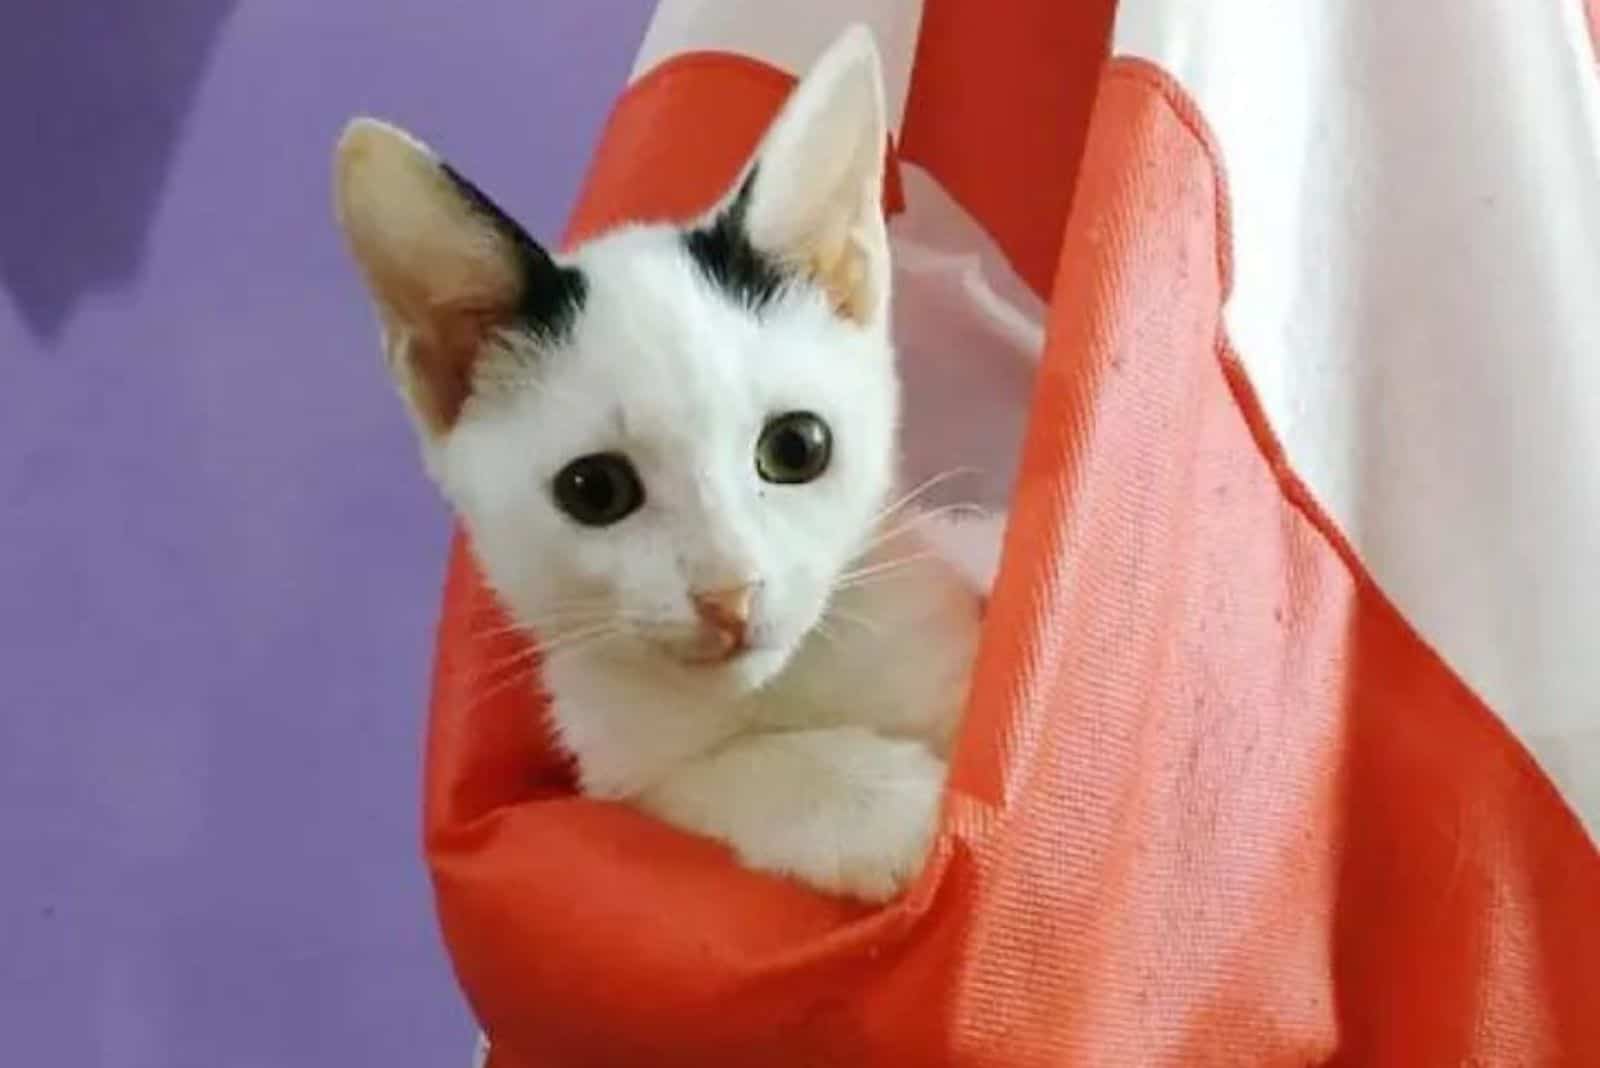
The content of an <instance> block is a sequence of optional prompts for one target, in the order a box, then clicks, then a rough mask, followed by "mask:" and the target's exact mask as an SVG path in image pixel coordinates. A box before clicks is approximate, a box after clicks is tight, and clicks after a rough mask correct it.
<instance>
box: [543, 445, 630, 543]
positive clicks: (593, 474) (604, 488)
mask: <svg viewBox="0 0 1600 1068" xmlns="http://www.w3.org/2000/svg"><path fill="white" fill-rule="evenodd" d="M551 491H552V492H553V493H554V495H555V499H556V505H557V506H558V507H559V508H560V509H561V510H562V511H563V512H565V513H567V514H568V515H570V516H571V517H572V518H573V519H576V520H577V521H578V522H580V523H582V524H583V525H584V526H586V527H604V526H610V525H611V524H612V523H615V522H617V521H618V520H620V519H624V518H626V517H627V516H628V515H629V514H631V513H632V512H633V510H634V509H636V508H638V507H639V506H640V505H641V504H643V503H644V487H643V486H641V485H640V484H639V475H638V473H637V472H635V471H634V469H633V465H632V464H631V463H629V462H628V458H627V457H626V456H623V455H622V454H621V453H615V452H602V453H596V454H594V455H593V456H580V457H578V458H577V459H576V460H574V461H572V462H571V463H570V464H568V465H567V466H565V467H563V468H562V469H561V471H560V473H559V474H557V475H556V478H555V482H554V483H552V484H551Z"/></svg>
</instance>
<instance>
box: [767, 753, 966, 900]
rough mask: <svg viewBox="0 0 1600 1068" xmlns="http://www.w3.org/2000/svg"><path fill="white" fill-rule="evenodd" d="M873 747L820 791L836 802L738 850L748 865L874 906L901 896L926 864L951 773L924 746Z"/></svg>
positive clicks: (799, 812) (802, 809) (802, 808)
mask: <svg viewBox="0 0 1600 1068" xmlns="http://www.w3.org/2000/svg"><path fill="white" fill-rule="evenodd" d="M872 742H873V744H871V745H870V746H869V747H866V748H863V749H861V750H860V751H858V752H856V753H853V754H851V759H849V760H848V761H845V762H844V764H845V770H844V773H843V774H842V775H840V777H839V778H838V779H837V780H835V781H833V782H825V781H824V782H819V783H818V788H819V789H827V790H830V791H831V792H832V796H829V797H817V798H814V799H811V802H812V803H810V804H802V805H799V806H797V807H796V810H795V814H794V817H793V818H792V820H791V821H790V822H788V823H787V825H785V826H783V827H782V828H781V829H778V830H776V831H775V833H774V834H773V835H772V836H771V837H769V838H768V839H766V840H764V841H761V842H753V843H740V846H739V852H740V854H741V856H742V858H743V859H744V861H745V863H747V864H749V865H750V866H752V867H756V868H763V869H766V870H768V871H774V872H777V873H779V874H784V875H789V876H792V877H794V878H796V879H798V880H800V881H801V882H804V883H806V884H808V885H810V886H812V887H813V888H815V889H818V890H821V891H823V892H824V893H828V894H835V895H840V896H845V897H852V898H856V899H858V900H861V901H866V902H870V903H874V904H877V903H881V902H885V901H888V900H890V899H891V898H893V897H895V896H897V895H898V894H900V892H901V891H903V890H904V889H905V888H906V886H907V885H908V884H910V883H911V881H912V880H913V879H915V878H916V876H917V874H918V873H919V872H920V871H921V870H922V865H923V862H924V861H925V860H926V859H927V856H928V848H929V846H930V845H931V844H932V842H933V836H934V832H935V830H936V829H937V823H938V818H939V803H940V798H941V797H942V795H943V792H944V781H945V771H946V768H945V763H944V761H942V760H940V759H939V758H938V757H936V756H934V755H933V753H932V752H931V751H930V750H929V749H928V747H927V746H925V745H923V744H921V743H919V742H909V741H900V740H892V739H884V738H878V737H876V736H874V737H873V739H872Z"/></svg>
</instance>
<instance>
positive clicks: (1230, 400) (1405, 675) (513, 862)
mask: <svg viewBox="0 0 1600 1068" xmlns="http://www.w3.org/2000/svg"><path fill="white" fill-rule="evenodd" d="M925 29H926V27H925ZM787 84H788V83H787V80H786V79H784V78H783V77H781V76H779V75H777V74H775V73H774V72H772V71H769V70H766V69H765V68H763V67H760V66H759V65H757V64H755V63H753V62H750V61H746V60H738V59H734V58H731V57H723V58H720V59H714V58H709V57H704V56H699V57H691V58H687V59H683V60H680V61H677V62H676V63H670V64H668V66H666V67H665V68H662V69H661V70H659V71H658V72H657V73H656V74H654V75H652V76H651V77H650V78H647V79H646V80H645V81H644V82H641V83H639V84H638V85H636V86H634V87H633V88H632V89H631V90H630V91H629V92H628V94H627V95H626V96H625V97H624V99H623V101H622V102H621V103H620V105H619V107H618V109H617V112H616V114H615V116H614V118H613V120H612V122H611V124H610V126H609V128H608V130H607V132H606V135H605V138H604V141H603V144H602V146H601V148H600V150H599V153H598V156H597V160H596V164H595V168H594V171H593V173H592V174H591V176H590V179H589V182H588V186H587V190H586V194H585V198H584V201H583V203H582V205H581V206H580V208H579V210H578V213H577V216H576V221H575V223H574V227H573V232H574V234H583V233H588V232H591V231H592V230H594V229H595V228H597V227H599V226H601V225H603V224H604V223H605V222H607V221H609V220H614V219H617V218H620V217H623V216H625V215H645V216H650V215H658V214H673V213H682V212H684V211H688V210H693V209H697V208H699V207H701V206H703V205H704V204H705V203H706V202H707V201H709V199H710V198H711V197H713V196H714V195H715V194H716V193H717V192H718V191H720V189H721V188H722V186H723V185H724V184H725V183H726V182H727V181H729V180H730V179H731V177H732V175H733V173H734V172H735V170H736V169H737V167H738V166H739V164H740V163H741V162H742V161H743V159H744V158H745V155H746V153H747V152H748V151H749V149H750V148H751V146H752V145H753V143H754V140H755V139H756V137H757V136H758V134H759V132H760V130H761V129H762V127H763V125H764V124H765V122H766V121H767V119H768V118H769V117H770V115H771V114H772V112H773V111H774V110H775V109H776V107H777V105H778V103H779V102H780V100H781V98H782V95H783V92H784V90H785V87H786V85H787ZM926 91H928V90H927V89H926V86H925V84H923V85H922V87H921V88H920V89H918V90H915V92H926ZM917 106H918V105H917V104H916V103H915V101H914V102H913V105H912V107H913V110H914V109H915V108H916V107H917ZM686 131H692V132H693V136H688V135H686ZM947 136H948V135H947ZM913 144H914V142H913V138H912V136H911V133H910V132H909V131H908V132H907V136H906V152H907V154H908V155H910V154H911V153H912V151H913ZM929 159H930V157H924V161H928V160H929ZM1216 159H1217V157H1216V153H1215V150H1214V146H1213V145H1212V143H1211V141H1210V139H1209V137H1208V136H1207V134H1206V132H1205V129H1204V126H1203V123H1202V122H1201V119H1200V117H1199V116H1198V115H1196V114H1195V113H1194V111H1193V109H1192V107H1191V106H1190V105H1189V104H1188V103H1187V102H1186V101H1185V99H1184V98H1183V97H1182V95H1181V93H1180V92H1179V91H1178V90H1177V89H1176V88H1175V87H1174V86H1173V85H1172V84H1171V83H1169V82H1168V81H1167V79H1165V78H1164V77H1163V76H1162V75H1161V74H1160V73H1159V72H1157V71H1155V70H1154V69H1153V68H1150V67H1148V66H1145V65H1143V64H1139V63H1134V62H1128V61H1117V62H1115V63H1113V64H1112V65H1111V66H1110V67H1109V68H1108V69H1107V71H1106V73H1105V74H1104V76H1103V78H1102V80H1101V82H1100V86H1099V93H1098V99H1097V101H1096V104H1095V113H1094V119H1093V125H1092V130H1091V133H1090V136H1089V138H1088V142H1087V147H1086V148H1085V150H1084V152H1083V157H1082V162H1081V166H1077V165H1076V164H1074V165H1073V166H1072V167H1071V168H1070V169H1071V170H1072V171H1073V172H1074V173H1076V175H1077V179H1076V181H1077V186H1076V192H1075V194H1074V201H1073V203H1074V206H1073V210H1072V213H1071V218H1070V220H1069V221H1068V222H1067V224H1066V226H1065V232H1064V235H1061V234H1058V235H1057V237H1058V239H1057V241H1056V246H1057V248H1056V255H1055V260H1056V266H1055V268H1054V271H1053V276H1054V290H1053V292H1054V294H1055V299H1054V300H1053V302H1052V312H1051V321H1050V325H1049V340H1048V344H1047V352H1046V354H1045V359H1044V362H1043V365H1042V368H1041V371H1040V376H1039V384H1038V389H1037V393H1036V397H1035V400H1034V404H1033V410H1032V412H1031V415H1030V430H1029V435H1028V440H1027V445H1026V448H1025V455H1024V458H1023V461H1022V471H1021V477H1020V480H1019V488H1018V492H1017V498H1016V501H1015V505H1014V509H1013V513H1012V518H1011V521H1010V527H1009V531H1008V541H1007V546H1006V553H1005V560H1004V564H1003V568H1002V573H1001V577H1000V580H999V583H998V585H997V588H996V590H995V594H994V597H993V599H992V601H991V602H990V608H989V619H988V623H987V629H986V634H985V644H984V648H983V650H982V654H981V656H980V662H979V666H978V670H977V675H976V679H975V682H974V694H973V699H972V702H971V707H970V711H969V714H968V718H967V722H966V726H965V729H964V732H963V735H962V738H961V740H960V743H959V747H958V753H957V758H956V762H955V769H954V773H953V781H952V785H951V790H950V794H949V797H948V800H947V805H946V812H945V815H944V821H943V827H942V831H941V835H940V839H939V843H938V847H937V850H936V855H935V857H934V859H933V860H932V862H931V863H930V864H929V866H928V868H927V870H926V871H925V872H924V873H923V876H922V877H921V879H920V880H919V881H918V883H917V884H916V885H915V886H914V887H913V889H912V890H911V891H910V893H909V894H908V895H907V896H906V897H905V898H904V899H903V900H902V901H900V902H897V903H895V904H893V905H891V906H889V907H888V908H886V909H883V910H881V911H876V912H872V911H868V910H865V909H861V908H857V907H854V906H850V905H845V904H841V903H838V902H834V901H829V900H825V899H823V898H821V897H818V896H816V895H813V894H810V893H808V892H806V891H804V890H801V889H799V888H797V887H795V886H793V885H790V884H787V883H783V882H781V881H778V880H775V879H771V878H767V877H765V876H761V875H757V874H754V873H751V872H748V871H744V870H742V869H740V868H738V867H736V866H735V865H734V864H733V862H732V861H731V859H730V858H729V857H728V856H727V854H726V852H725V851H724V850H722V849H721V848H720V847H718V846H715V845H712V844H710V843H707V842H704V841H700V840H696V839H694V838H692V837H690V836H687V835H683V834H680V833H678V832H676V831H673V830H671V829H670V828H667V827H665V826H663V825H660V824H657V823H655V822H653V821H651V820H649V819H647V818H646V817H644V816H641V815H638V814H635V813H634V812H632V811H631V810H629V809H626V808H623V807H619V806H614V805H608V804H602V803H597V802H592V801H587V800H583V799H579V798H575V797H573V796H571V784H570V777H569V776H567V775H566V774H565V770H564V767H563V763H562V761H561V759H560V757H559V755H558V754H557V753H556V752H555V750H554V748H553V747H552V746H551V745H550V744H549V742H548V739H546V738H545V737H543V736H542V735H541V732H540V731H539V729H538V726H537V724H538V723H539V709H538V707H537V705H536V703H535V702H534V701H533V700H532V699H531V698H530V697H529V695H528V694H529V691H528V690H527V689H526V688H524V687H522V686H520V685H515V684H516V683H518V682H524V681H526V679H527V676H526V673H525V672H523V670H522V668H521V667H520V666H519V665H520V664H522V663H523V661H521V660H519V658H520V657H522V656H523V655H524V654H525V652H526V651H525V650H521V649H519V648H518V647H517V646H516V645H515V644H514V643H510V640H509V639H505V638H503V637H502V638H495V639H491V638H488V637H486V636H485V635H486V634H487V633H488V632H489V631H492V630H493V629H494V627H495V623H494V618H495V615H496V613H495V610H494V608H493V604H492V599H491V598H490V596H489V595H488V594H487V593H486V592H485V591H484V589H483V587H482V584H481V581H480V580H479V578H478V576H477V575H476V573H475V571H474V569H473V567H472V565H471V561H470V557H469V555H468V554H467V552H466V551H465V549H464V547H463V545H462V544H461V542H459V541H458V543H457V546H456V551H455V553H454V555H453V557H452V564H451V573H450V580H449V583H448V587H447V590H446V594H445V601H444V610H443V621H442V625H441V633H440V641H439V661H438V669H437V674H436V688H435V693H434V700H433V707H432V713H431V732H430V738H429V748H428V768H427V821H426V822H427V849H428V858H429V862H430V865H431V868H432V871H433V875H434V879H435V885H436V889H437V895H438V907H439V914H440V917H441V921H442V923H443V927H444V932H445V937H446V941H447V943H448V946H449V949H450V952H451V956H452V959H453V960H454V962H455V965H456V968H457V971H458V974H459V976H460V979H461V983H462V985H463V988H464V989H465V990H466V992H467V995H468V997H469V998H470V1000H471V1002H472V1004H473V1007H474V1009H475V1010H476V1012H477V1013H478V1015H479V1019H480V1020H481V1021H482V1023H483V1024H484V1026H485V1028H486V1030H487V1031H488V1033H489V1035H490V1037H491V1039H492V1040H493V1042H494V1054H493V1062H492V1063H493V1065H494V1068H549V1066H563V1068H565V1066H580V1065H583V1066H586V1065H597V1066H598V1065H632V1064H649V1065H685V1066H688V1065H729V1066H738V1065H752V1066H755V1065H760V1066H776V1068H784V1066H790V1065H795V1066H798V1065H824V1064H826V1065H833V1064H841V1065H858V1064H860V1065H866V1064H883V1065H918V1066H922V1065H944V1064H950V1065H957V1064H959V1065H964V1066H965V1065H974V1066H991V1065H992V1066H1011V1065H1041V1066H1042V1065H1083V1066H1086V1068H1087V1066H1091V1065H1092V1066H1099V1065H1172V1066H1180V1065H1182V1066H1190V1065H1206V1064H1217V1065H1236V1064H1284V1065H1302V1064H1308V1063H1334V1064H1350V1065H1374V1064H1394V1065H1407V1066H1410V1065H1434V1064H1439V1065H1445V1064H1462V1063H1479V1064H1485V1065H1513V1064H1573V1065H1580V1064H1600V1013H1596V1011H1595V1010H1596V1008H1600V924H1597V923H1596V922H1595V920H1596V914H1597V909H1600V856H1597V854H1596V851H1595V849H1594V847H1593V846H1592V845H1591V844H1590V842H1589V841H1588V839H1587V838H1586V837H1585V835H1584V833H1583V831H1582V829H1581V828H1580V827H1579V826H1578V824H1577V822H1576V820H1575V819H1574V817H1573V816H1572V814H1571V813H1570V812H1569V811H1568V810H1567V809H1566V808H1565V807H1564V806H1563V804H1562V802H1561V800H1560V798H1558V797H1557V796H1556V795H1555V793H1554V791H1553V790H1552V788H1551V787H1550V785H1549V783H1548V782H1547V780H1546V779H1545V778H1544V777H1543V776H1542V775H1541V774H1540V772H1539V771H1538V769H1537V768H1535V767H1534V765H1533V764H1532V762H1531V761H1530V759H1529V758H1528V756H1527V754H1526V753H1525V752H1524V751H1523V750H1522V749H1521V748H1520V747H1519V746H1518V745H1517V743H1516V742H1515V741H1514V740H1513V739H1512V738H1511V737H1510V736H1509V735H1508V734H1507V733H1506V732H1505V730H1504V729H1503V728H1502V727H1501V725H1500V724H1499V722H1498V721H1497V720H1496V719H1495V718H1494V716H1493V714H1492V713H1491V712H1490V711H1489V710H1488V709H1486V708H1485V707H1483V705H1482V704H1481V703H1480V702H1479V701H1478V700H1477V699H1476V698H1475V697H1474V696H1473V695H1472V694H1471V693H1470V692H1468V691H1467V690H1466V688H1465V687H1464V686H1463V685H1462V684H1461V683H1460V682H1459V681H1458V680H1457V679H1456V678H1455V677H1454V676H1453V675H1452V674H1451V673H1450V672H1449V670H1448V669H1447V668H1446V667H1445V666H1444V665H1443V664H1442V663H1441V662H1440V661H1439V660H1438V658H1437V657H1436V656H1434V654H1433V653H1432V652H1431V651H1430V650H1429V649H1428V648H1427V647H1426V646H1425V645H1424V644H1423V643H1422V642H1421V641H1420V640H1419V639H1418V637H1417V636H1416V635H1415V634H1414V633H1413V632H1412V631H1411V630H1410V628H1409V627H1407V625H1406V624H1405V623H1404V622H1403V621H1402V620H1401V619H1400V618H1399V617H1398V615H1397V614H1396V612H1395V610H1394V608H1393V606H1392V605H1390V604H1389V603H1388V601H1387V600H1386V599H1385V598H1384V597H1383V596H1382V594H1381V593H1380V592H1379V591H1378V590H1377V589H1376V588H1375V587H1374V586H1373V584H1372V582H1371V580H1370V579H1369V578H1368V577H1367V576H1366V574H1365V573H1364V571H1363V570H1362V569H1361V567H1360V565H1359V563H1358V562H1357V561H1356V560H1355V559H1354V557H1353V555H1352V554H1351V553H1350V552H1349V550H1348V548H1347V546H1346V545H1345V544H1344V542H1343V541H1342V539H1341V538H1340V537H1339V536H1338V534H1337V533H1336V532H1335V531H1334V530H1333V529H1332V528H1331V526H1330V524H1329V523H1328V522H1327V520H1326V518H1325V517H1324V516H1323V514H1322V513H1321V511H1320V510H1319V509H1318V508H1317V507H1316V505H1315V503H1314V502H1312V501H1311V500H1310V499H1309V497H1308V496H1307V494H1306V493H1305V491H1304V489H1303V488H1302V486H1301V485H1300V483H1299V482H1298V481H1297V480H1296V479H1295V477H1294V476H1293V474H1292V472H1290V471H1289V470H1288V468H1287V466H1286V465H1285V463H1284V461H1283V457H1282V454H1281V452H1280V451H1279V449H1278V447H1277V445H1276V443H1275V441H1274V440H1273V438H1272V435H1271V432H1270V430H1269V428H1268V426H1267V424H1266V421H1265V419H1264V418H1263V417H1262V414H1261V412H1260V409H1259V407H1258V406H1257V405H1256V403H1255V401H1254V398H1253V396H1252V395H1251V392H1250V389H1249V386H1248V383H1247V382H1246V380H1245V377H1244V375H1243V373H1242V371H1241V370H1240V368H1239V365H1238V364H1237V362H1236V361H1235V360H1234V358H1233V356H1232V354H1231V351H1230V350H1229V347H1228V343H1227V339H1226V337H1225V336H1224V334H1223V329H1222V320H1221V315H1220V308H1221V304H1222V301H1223V299H1224V297H1225V295H1226V292H1227V287H1228V241H1229V235H1228V201H1227V196H1226V190H1225V187H1224V184H1223V179H1222V174H1221V171H1220V168H1219V167H1218V166H1217V163H1216ZM929 165H930V166H934V164H933V163H932V162H930V163H929ZM1017 165H1022V164H1021V163H1019V164H1017ZM934 169H935V173H936V174H939V176H940V178H941V180H944V179H945V175H944V173H943V172H941V171H940V170H939V169H938V167H937V166H934ZM967 180H969V181H972V182H976V181H977V180H978V179H977V178H976V177H974V176H972V175H969V176H968V179H967ZM1015 180H1016V179H1015V176H1014V175H1013V176H1006V175H998V174H997V177H996V181H997V182H999V183H1000V184H1001V185H1002V186H1006V187H1012V188H1015V187H1016V186H1015ZM993 195H994V194H992V193H983V194H981V195H980V196H976V197H974V198H973V199H971V200H970V201H969V204H977V203H980V202H984V198H985V197H990V196H993ZM1055 197H1056V193H1055V192H1052V193H1051V194H1050V196H1049V198H1047V202H1048V203H1050V204H1055V203H1057V201H1056V200H1055V199H1052V198H1055ZM1052 210H1053V209H1052ZM986 221H987V220H986ZM1012 254H1013V255H1016V256H1018V257H1019V259H1025V258H1026V256H1027V255H1029V253H1027V252H1026V251H1023V252H1020V253H1019V252H1017V251H1015V250H1013V252H1012ZM496 643H499V644H496Z"/></svg>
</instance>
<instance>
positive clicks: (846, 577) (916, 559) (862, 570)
mask: <svg viewBox="0 0 1600 1068" xmlns="http://www.w3.org/2000/svg"><path fill="white" fill-rule="evenodd" d="M938 555H939V554H938V553H935V552H927V551H924V552H914V553H909V554H907V555H905V556H898V557H895V558H894V559H892V560H884V561H882V562H880V563H876V564H869V565H867V566H866V567H858V568H856V569H855V570H853V571H846V572H844V573H843V574H841V575H840V576H839V580H838V582H836V583H835V584H834V588H835V589H848V588H850V586H851V585H854V584H856V583H857V580H859V579H868V578H872V577H874V576H876V575H885V574H889V573H891V572H895V571H900V570H903V569H905V568H907V567H910V566H911V565H912V564H916V563H920V562H921V561H923V560H932V559H934V558H936V557H937V556H938Z"/></svg>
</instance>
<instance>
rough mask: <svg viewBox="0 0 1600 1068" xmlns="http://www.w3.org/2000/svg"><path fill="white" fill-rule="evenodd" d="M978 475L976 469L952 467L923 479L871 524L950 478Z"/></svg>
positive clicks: (892, 513)
mask: <svg viewBox="0 0 1600 1068" xmlns="http://www.w3.org/2000/svg"><path fill="white" fill-rule="evenodd" d="M979 473H980V472H979V470H978V468H976V467H968V466H962V467H952V468H950V469H948V470H945V471H940V472H939V473H938V474H936V475H933V476H931V477H929V478H925V479H923V480H922V481H921V482H919V483H917V485H916V486H914V487H913V488H912V489H911V490H909V491H908V492H906V493H905V494H903V495H902V496H901V497H899V498H898V499H897V500H895V501H894V503H892V504H890V505H889V506H888V507H886V508H884V509H883V510H882V511H880V512H879V513H878V514H877V516H876V517H875V518H874V520H873V522H874V524H876V523H881V522H883V521H884V520H885V519H888V518H889V517H890V516H892V515H894V514H895V513H896V512H898V511H900V510H901V509H902V508H904V507H906V506H907V505H909V504H911V503H912V502H913V501H915V500H916V499H917V498H919V497H921V496H923V495H924V494H927V493H929V492H931V491H932V490H933V489H935V488H936V487H938V486H941V485H943V484H944V483H946V482H948V481H950V480H951V479H952V478H959V477H960V476H962V475H976V474H979Z"/></svg>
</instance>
